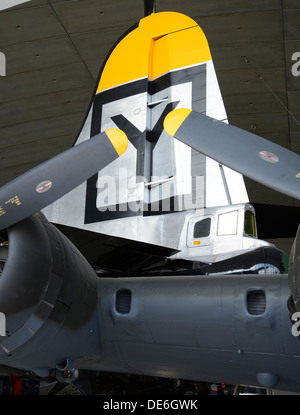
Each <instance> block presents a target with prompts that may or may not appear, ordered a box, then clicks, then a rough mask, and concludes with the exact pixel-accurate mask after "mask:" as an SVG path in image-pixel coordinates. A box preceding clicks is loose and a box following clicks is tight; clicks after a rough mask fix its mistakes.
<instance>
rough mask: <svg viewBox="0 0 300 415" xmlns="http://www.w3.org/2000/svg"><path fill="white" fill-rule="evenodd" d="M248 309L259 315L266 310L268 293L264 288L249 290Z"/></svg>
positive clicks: (249, 311)
mask: <svg viewBox="0 0 300 415" xmlns="http://www.w3.org/2000/svg"><path fill="white" fill-rule="evenodd" d="M247 311H248V313H249V314H251V315H254V316H259V315H261V314H264V312H265V311H266V293H265V292H264V291H263V290H255V291H249V292H248V294H247Z"/></svg>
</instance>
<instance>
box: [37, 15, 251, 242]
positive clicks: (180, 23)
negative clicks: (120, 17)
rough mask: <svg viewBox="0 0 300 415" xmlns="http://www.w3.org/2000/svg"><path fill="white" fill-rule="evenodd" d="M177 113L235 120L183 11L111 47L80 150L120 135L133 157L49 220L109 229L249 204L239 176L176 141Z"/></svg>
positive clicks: (49, 212)
mask: <svg viewBox="0 0 300 415" xmlns="http://www.w3.org/2000/svg"><path fill="white" fill-rule="evenodd" d="M175 108H190V109H193V110H195V111H198V112H201V113H204V114H207V115H209V116H211V117H214V118H217V119H219V120H223V121H225V120H226V119H227V116H226V111H225V108H224V104H223V100H222V96H221V92H220V88H219V85H218V81H217V77H216V73H215V69H214V65H213V61H212V58H211V53H210V49H209V46H208V42H207V39H206V37H205V35H204V33H203V31H202V30H201V29H200V27H199V26H198V25H197V23H196V22H195V21H194V20H192V19H191V18H189V17H187V16H185V15H182V14H180V13H174V12H162V13H153V14H151V15H149V16H147V17H145V18H143V19H141V21H140V22H139V23H138V24H137V25H135V26H133V27H132V28H130V29H129V31H127V32H126V33H125V34H124V36H123V37H122V38H121V39H119V41H118V43H117V44H116V46H115V47H114V48H113V49H112V51H111V53H110V54H109V56H108V58H107V60H106V61H105V63H104V65H103V67H102V69H101V72H100V77H99V82H98V83H97V86H96V91H95V95H94V97H93V100H92V103H91V106H90V109H89V112H88V115H87V117H86V120H85V122H84V125H83V128H82V130H81V132H80V134H79V136H78V138H77V140H76V143H75V145H77V144H79V143H81V142H82V141H85V140H88V139H89V138H90V137H92V136H94V135H96V134H98V133H99V132H101V131H103V130H107V129H108V128H120V129H122V130H124V132H125V133H126V135H127V137H128V139H129V145H128V149H127V151H126V152H125V153H124V154H123V155H122V157H120V158H119V159H118V160H116V161H115V162H113V163H111V164H110V165H108V166H107V167H105V168H104V169H102V170H101V171H100V172H99V173H98V174H96V175H94V176H93V177H91V178H90V179H89V180H88V181H87V182H86V183H84V184H83V185H81V186H80V187H79V188H77V189H75V190H74V191H73V192H71V193H69V194H68V195H66V196H65V197H64V198H62V199H60V200H59V201H58V202H56V204H54V205H51V206H50V207H49V208H47V209H46V211H45V213H46V216H47V217H48V219H49V220H50V221H52V222H55V223H60V224H64V225H69V226H73V227H77V228H82V229H89V230H93V231H96V232H110V230H109V229H115V224H114V225H113V223H114V222H115V219H128V218H135V222H134V226H135V228H137V226H138V223H139V226H140V224H141V218H145V217H153V216H157V215H160V214H164V213H170V212H176V211H180V210H183V211H187V210H189V209H198V208H205V207H212V206H220V205H227V204H235V203H247V202H248V196H247V193H246V189H245V185H244V182H243V178H242V176H241V175H240V174H238V173H236V172H234V171H232V170H230V169H228V168H225V167H223V166H221V165H219V163H217V162H215V161H213V160H212V159H210V158H208V157H206V156H204V155H203V154H201V153H199V152H196V151H194V150H192V148H191V147H189V146H187V145H185V144H183V143H181V142H179V141H177V140H174V139H170V136H169V135H168V134H167V133H166V132H165V131H164V129H163V120H164V118H165V116H166V115H167V114H168V113H169V112H170V111H171V110H173V109H175ZM70 212H71V214H70ZM108 223H111V225H108ZM120 223H121V222H120ZM109 226H111V228H110V227H109ZM132 226H133V222H132V224H131V229H129V230H126V231H125V230H124V229H125V228H124V227H123V226H119V227H118V232H120V236H125V237H126V236H128V235H130V232H132ZM111 232H115V230H111ZM152 242H154V243H155V242H156V241H155V240H154V241H153V240H152Z"/></svg>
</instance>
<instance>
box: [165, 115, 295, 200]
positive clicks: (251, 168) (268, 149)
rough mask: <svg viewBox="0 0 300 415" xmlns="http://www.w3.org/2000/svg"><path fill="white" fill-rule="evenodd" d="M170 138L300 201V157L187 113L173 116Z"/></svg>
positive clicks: (169, 122) (167, 121)
mask: <svg viewBox="0 0 300 415" xmlns="http://www.w3.org/2000/svg"><path fill="white" fill-rule="evenodd" d="M164 128H165V130H166V131H167V133H168V134H170V135H171V136H173V137H175V138H177V139H178V140H180V141H182V142H183V143H185V144H187V145H189V146H191V147H193V148H194V149H195V150H198V151H200V152H201V153H203V154H205V155H207V156H209V157H211V158H213V159H214V160H216V161H218V162H219V163H222V164H224V165H225V166H227V167H230V168H232V169H233V170H235V171H237V172H239V173H241V174H243V175H244V176H247V177H249V178H250V179H253V180H255V181H257V182H258V183H261V184H263V185H266V186H268V187H270V188H272V189H274V190H276V191H279V192H281V193H284V194H286V195H288V196H291V197H294V198H296V199H300V156H299V155H297V154H295V153H293V152H292V151H290V150H287V149H286V148H284V147H281V146H279V145H277V144H275V143H273V142H271V141H268V140H266V139H264V138H262V137H259V136H257V135H255V134H251V133H249V132H247V131H244V130H242V129H240V128H237V127H234V126H232V125H230V124H225V123H223V122H221V121H218V120H216V119H214V118H211V117H208V116H206V115H203V114H200V113H198V112H195V111H191V110H188V109H184V108H182V109H176V110H174V111H172V112H170V113H169V114H168V115H167V117H166V118H165V121H164Z"/></svg>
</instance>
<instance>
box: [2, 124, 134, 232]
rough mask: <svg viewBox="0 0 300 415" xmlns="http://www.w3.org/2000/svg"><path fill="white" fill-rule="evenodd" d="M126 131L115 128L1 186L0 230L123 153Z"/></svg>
mask: <svg viewBox="0 0 300 415" xmlns="http://www.w3.org/2000/svg"><path fill="white" fill-rule="evenodd" d="M127 144H128V140H127V136H126V134H125V133H124V132H123V131H121V130H118V129H116V128H112V129H109V130H106V131H105V132H103V133H100V134H97V135H96V136H94V137H93V138H91V139H90V140H87V141H85V142H84V143H81V144H79V145H78V146H75V147H72V148H70V149H69V150H67V151H65V152H63V153H61V154H59V155H57V156H55V157H53V158H52V159H50V160H47V161H46V162H45V163H42V164H40V165H39V166H37V167H34V168H33V169H31V170H29V171H28V172H26V173H24V174H23V175H22V176H20V177H17V178H16V179H14V180H13V181H11V182H10V183H8V184H7V185H5V186H3V187H2V188H1V189H0V229H4V228H7V227H9V226H11V225H13V224H15V223H17V222H20V221H21V220H23V219H25V218H27V217H28V216H30V215H31V214H33V213H34V212H37V211H39V210H40V209H43V208H44V207H46V206H47V205H49V204H50V203H52V202H54V201H55V200H57V199H58V198H60V197H61V196H63V195H65V194H66V193H68V192H70V191H71V190H73V189H74V188H75V187H77V186H79V185H80V184H81V183H83V182H84V181H85V180H87V179H88V178H89V177H91V176H92V175H93V174H95V173H96V172H98V171H99V170H101V169H103V168H104V167H105V166H107V165H108V164H109V163H111V162H112V161H114V160H115V159H117V158H118V157H119V156H120V155H122V154H123V153H124V152H125V150H126V148H127Z"/></svg>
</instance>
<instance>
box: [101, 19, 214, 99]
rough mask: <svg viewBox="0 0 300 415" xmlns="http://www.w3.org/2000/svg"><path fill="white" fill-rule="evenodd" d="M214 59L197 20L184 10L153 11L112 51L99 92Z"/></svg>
mask: <svg viewBox="0 0 300 415" xmlns="http://www.w3.org/2000/svg"><path fill="white" fill-rule="evenodd" d="M166 35H168V36H166ZM210 59H211V54H210V50H209V46H208V43H207V40H206V37H205V35H204V33H203V31H202V30H201V29H200V27H199V26H198V25H197V23H196V22H195V21H194V20H192V19H191V18H189V17H188V16H185V15H183V14H180V13H174V12H162V13H153V14H151V15H150V16H147V17H145V18H144V19H141V21H140V23H139V26H138V27H137V28H136V29H134V30H133V31H131V32H129V33H128V35H127V36H125V37H124V38H123V39H122V40H121V41H120V42H119V43H118V45H117V46H116V47H115V49H114V50H113V51H112V53H111V55H110V56H109V58H108V60H107V62H106V64H105V67H104V70H103V72H102V75H101V79H100V82H99V85H98V88H97V93H98V92H101V91H104V90H106V89H108V88H112V87H114V86H117V85H122V84H125V83H128V82H132V81H134V80H136V79H141V78H145V77H149V78H150V79H154V78H156V77H157V76H160V75H162V74H164V73H166V72H169V71H171V70H174V69H179V68H183V67H186V66H190V65H195V64H199V63H202V62H206V61H208V60H210Z"/></svg>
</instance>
